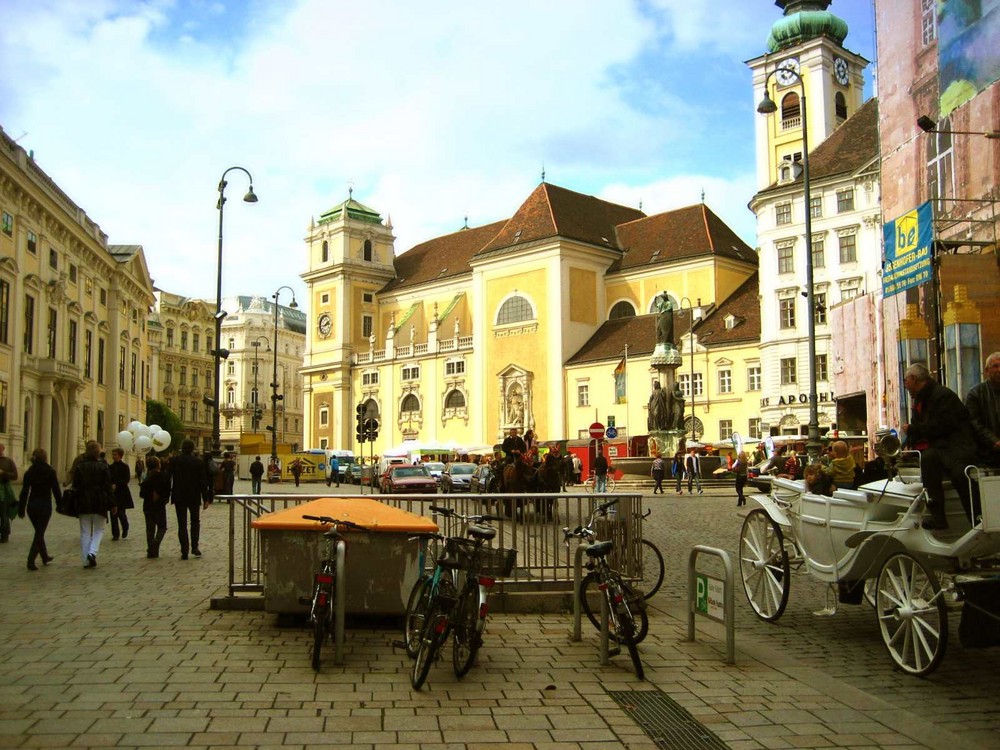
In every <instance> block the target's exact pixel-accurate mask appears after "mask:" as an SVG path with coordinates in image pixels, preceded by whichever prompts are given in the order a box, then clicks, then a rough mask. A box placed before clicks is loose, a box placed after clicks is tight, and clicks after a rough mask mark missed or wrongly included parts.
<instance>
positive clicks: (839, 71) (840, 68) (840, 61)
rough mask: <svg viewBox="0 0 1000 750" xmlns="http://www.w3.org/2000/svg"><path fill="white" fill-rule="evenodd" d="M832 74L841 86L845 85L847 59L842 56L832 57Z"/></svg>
mask: <svg viewBox="0 0 1000 750" xmlns="http://www.w3.org/2000/svg"><path fill="white" fill-rule="evenodd" d="M833 75H834V76H835V77H836V79H837V83H839V84H840V85H841V86H846V85H847V60H845V59H844V58H842V57H835V58H833Z"/></svg>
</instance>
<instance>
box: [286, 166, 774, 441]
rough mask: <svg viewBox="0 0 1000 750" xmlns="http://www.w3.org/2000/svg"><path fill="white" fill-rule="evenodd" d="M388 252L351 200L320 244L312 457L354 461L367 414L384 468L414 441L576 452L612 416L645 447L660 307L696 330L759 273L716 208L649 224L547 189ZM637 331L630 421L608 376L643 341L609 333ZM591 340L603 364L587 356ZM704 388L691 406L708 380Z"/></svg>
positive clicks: (314, 283)
mask: <svg viewBox="0 0 1000 750" xmlns="http://www.w3.org/2000/svg"><path fill="white" fill-rule="evenodd" d="M393 242H394V238H393V235H392V226H391V223H390V222H388V221H383V220H382V218H381V215H380V214H379V213H378V212H377V211H375V210H374V209H372V208H369V207H367V206H364V205H363V204H361V203H359V202H358V201H356V200H354V199H353V197H350V198H349V199H348V200H347V201H345V202H343V203H341V204H339V205H337V206H335V207H333V208H332V209H330V210H329V211H327V212H326V213H324V214H322V215H321V216H320V218H319V220H318V221H313V223H312V224H311V226H310V228H309V234H308V236H307V238H306V244H307V253H308V264H307V269H306V271H305V272H304V273H303V274H302V278H303V279H304V280H305V281H306V283H307V285H308V288H309V292H308V293H309V295H310V306H311V309H312V310H313V311H314V315H313V323H312V325H311V326H310V329H309V331H308V335H307V342H308V343H307V350H306V354H305V363H304V367H303V371H302V372H303V376H304V378H305V383H304V390H305V420H306V422H305V435H306V440H307V443H308V444H309V445H310V446H312V447H321V446H324V445H325V446H327V447H331V448H347V447H351V446H354V445H355V425H356V409H357V408H358V407H359V406H360V407H362V409H363V410H364V414H365V416H366V417H374V418H378V419H379V420H380V428H379V436H378V439H377V440H376V441H375V444H374V445H373V446H366V452H367V451H368V450H371V451H373V452H374V453H380V452H381V451H382V450H384V449H385V448H387V447H389V446H392V445H396V444H398V443H401V442H402V441H403V440H407V439H412V440H419V441H421V442H425V443H436V444H450V445H454V446H466V447H467V446H470V445H487V446H488V445H492V444H493V443H495V442H497V441H499V440H500V439H501V438H502V436H503V435H504V434H505V432H506V431H508V430H509V429H510V428H512V427H517V428H519V429H521V430H522V431H523V430H526V429H533V430H534V431H535V432H536V434H537V435H538V436H539V437H540V438H541V439H543V440H562V439H575V438H577V437H580V436H581V435H584V436H585V435H586V432H587V426H588V425H589V424H590V423H592V422H594V421H595V418H596V417H597V416H598V415H603V414H611V415H613V414H614V409H615V408H618V411H619V413H621V414H622V417H621V418H620V419H618V420H617V422H618V424H619V425H620V426H621V427H622V430H623V432H624V434H627V435H637V434H645V432H646V427H645V425H646V417H645V411H644V410H645V406H644V405H645V402H646V398H647V396H648V394H649V391H650V386H651V383H652V380H653V379H655V370H654V369H653V368H652V367H650V365H649V362H648V355H649V354H650V353H651V352H652V349H653V323H652V320H651V319H652V316H649V315H648V313H650V312H651V311H652V310H653V304H654V299H655V298H656V296H657V295H659V294H661V293H665V294H666V295H667V296H668V297H669V298H670V299H671V300H672V302H673V303H674V304H675V306H676V307H678V308H681V307H684V306H685V305H686V306H687V308H694V309H695V312H696V314H699V315H700V314H702V313H703V312H704V311H707V310H708V309H709V308H710V307H711V306H713V305H717V304H718V302H720V301H722V300H725V299H727V298H729V297H731V296H732V295H733V294H734V293H736V292H737V290H740V289H742V288H743V287H744V284H745V283H746V282H747V281H748V279H750V278H752V277H753V276H754V274H755V272H756V265H757V264H756V256H755V254H754V253H753V251H752V250H751V249H750V248H749V247H748V246H747V245H746V244H745V243H744V242H742V241H741V240H740V239H739V238H738V237H737V236H736V235H735V234H734V233H733V232H732V230H730V229H729V227H728V226H726V225H725V224H724V223H723V222H722V221H721V220H719V218H718V217H717V216H715V214H714V213H712V212H711V211H710V210H709V209H708V208H707V207H706V206H704V205H696V206H689V207H687V208H684V209H679V210H677V211H671V212H667V213H664V214H658V215H654V216H647V215H645V214H644V213H643V212H642V211H640V210H638V209H635V208H631V207H627V206H621V205H617V204H614V203H610V202H607V201H603V200H600V199H598V198H595V197H593V196H588V195H583V194H580V193H576V192H573V191H571V190H567V189H565V188H561V187H558V186H555V185H551V184H548V183H542V184H540V185H539V186H538V187H537V188H536V189H535V190H534V191H533V192H532V194H531V195H530V196H528V198H527V199H526V200H525V201H524V203H523V204H522V205H521V206H520V207H519V208H518V209H517V211H515V213H514V214H513V215H512V216H511V217H510V218H509V219H505V220H502V221H498V222H494V223H491V224H487V225H485V226H482V227H475V228H463V229H461V230H459V231H457V232H454V233H452V234H448V235H445V236H443V237H437V238H434V239H431V240H429V241H427V242H424V243H421V244H419V245H417V246H416V247H414V248H412V249H410V250H408V251H407V252H405V253H402V254H400V255H399V256H396V255H395V253H394V247H393ZM682 303H683V304H682ZM629 318H635V319H636V320H637V323H636V324H635V329H634V331H633V332H634V334H635V338H634V341H631V344H632V347H633V351H634V353H635V355H636V356H635V357H634V358H631V359H630V364H629V365H628V367H629V369H630V372H632V374H633V377H632V378H631V379H630V380H629V385H628V394H627V397H628V398H630V399H631V403H633V404H635V407H634V409H633V412H632V413H626V412H625V410H623V409H622V408H621V404H620V402H619V403H618V404H616V398H615V381H614V370H615V368H616V366H617V365H618V364H619V360H621V359H622V356H623V351H624V348H625V346H626V345H627V344H630V337H631V336H632V333H633V332H629V331H624V332H623V331H622V330H612V328H614V326H612V327H611V328H606V327H605V326H607V325H608V324H609V322H610V323H615V322H617V321H620V320H624V319H629ZM644 324H645V326H646V327H647V328H648V334H647V333H640V332H639V331H640V329H641V327H642V326H643V325H644ZM619 325H620V324H619ZM640 339H641V341H640ZM595 342H601V343H602V344H607V347H608V348H607V349H606V350H602V352H601V353H599V354H598V355H596V356H595V357H590V356H585V357H582V358H581V354H580V353H581V352H584V351H586V350H587V348H588V347H590V348H593V347H594V345H595ZM647 343H648V346H647ZM696 346H697V344H696ZM752 347H753V348H754V349H756V342H755V341H754V342H753V344H752ZM643 351H644V352H645V355H646V360H645V361H643V360H642V359H640V358H639V355H640V354H642V353H643ZM693 375H694V377H692V378H691V379H690V380H689V381H687V385H686V387H687V388H691V387H692V385H694V387H695V392H696V394H697V392H698V389H699V388H703V383H704V378H705V377H706V376H707V373H706V368H705V367H702V366H701V365H699V368H698V372H695V373H693ZM753 406H754V408H756V404H754V405H753ZM741 419H742V418H741ZM626 422H628V424H626ZM712 431H713V432H714V428H713V430H712Z"/></svg>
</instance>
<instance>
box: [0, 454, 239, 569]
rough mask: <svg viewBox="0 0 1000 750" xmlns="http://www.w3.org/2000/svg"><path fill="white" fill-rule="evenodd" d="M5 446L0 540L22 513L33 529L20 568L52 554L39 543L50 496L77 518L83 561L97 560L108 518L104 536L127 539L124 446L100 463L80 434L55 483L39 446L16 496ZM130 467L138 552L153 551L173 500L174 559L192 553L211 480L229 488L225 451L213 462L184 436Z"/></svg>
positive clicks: (129, 501) (231, 474)
mask: <svg viewBox="0 0 1000 750" xmlns="http://www.w3.org/2000/svg"><path fill="white" fill-rule="evenodd" d="M5 453H6V449H5V446H3V445H0V516H2V518H3V519H4V523H3V525H2V526H0V541H2V542H4V543H6V542H8V541H9V538H10V533H11V521H12V520H13V518H15V517H20V518H25V517H27V518H28V520H29V521H30V522H31V525H32V528H33V535H32V539H31V545H30V547H29V548H28V560H27V567H28V570H38V565H37V562H36V561H37V560H38V559H41V561H42V563H43V564H44V565H48V564H49V563H50V562H52V560H53V556H52V555H50V554H49V553H48V548H47V546H46V543H45V532H46V530H47V528H48V525H49V521H50V520H51V518H52V513H53V501H55V504H56V507H57V508H62V509H63V511H64V512H65V513H66V514H67V515H73V516H75V517H76V518H77V519H78V520H79V525H80V556H81V561H82V563H83V566H84V567H85V568H96V567H97V557H98V554H99V553H100V548H101V542H102V540H103V538H104V534H105V531H106V527H107V526H108V525H109V523H110V526H111V538H112V541H118V540H119V539H127V538H128V535H129V531H130V529H131V524H130V520H129V517H128V511H129V510H131V509H133V508H135V501H134V499H133V497H132V491H131V488H130V487H129V483H130V480H131V479H132V470H131V469H130V468H129V466H128V465H127V464H126V463H125V461H124V457H125V454H124V451H122V450H121V449H119V448H115V449H114V450H112V451H111V462H110V463H108V460H107V456H106V455H105V453H104V451H103V450H102V448H101V444H100V443H98V442H97V441H96V440H90V441H88V442H87V443H86V445H85V447H84V451H83V453H82V454H80V455H79V456H77V457H76V459H74V461H73V464H72V467H71V468H70V471H69V475H68V476H67V477H66V480H67V482H66V486H65V487H63V486H62V485H61V484H60V481H59V477H58V475H57V473H56V470H55V469H54V468H53V467H52V466H51V465H50V464H49V462H48V455H47V453H46V452H45V450H44V449H42V448H36V449H35V450H34V451H33V452H32V454H31V465H30V467H29V468H28V469H27V471H25V473H24V477H23V479H22V484H21V490H20V493H19V495H18V496H17V497H15V496H14V493H13V489H12V487H11V483H12V482H14V481H16V480H17V478H18V470H17V466H16V465H15V464H14V462H13V461H12V460H11V459H10V458H9V457H7V456H6V455H5ZM135 472H136V478H137V479H138V481H139V497H140V498H141V500H142V514H143V517H144V520H145V523H146V557H147V558H156V557H159V556H160V545H161V543H162V541H163V538H164V536H165V535H166V532H167V506H168V505H173V506H174V514H175V516H176V519H177V538H178V542H179V544H180V552H181V559H182V560H187V559H188V555H189V554H190V555H194V556H195V557H200V556H201V549H200V548H199V546H198V545H199V541H200V536H201V518H200V514H201V511H202V510H204V509H206V508H208V506H209V504H210V503H211V502H212V500H213V499H214V496H215V488H216V486H218V487H219V489H220V490H222V491H223V492H224V493H226V494H231V493H232V491H233V484H234V482H235V474H236V462H235V460H234V458H233V456H232V455H231V454H226V456H225V457H224V459H223V461H222V462H221V465H218V464H217V463H216V461H215V460H214V459H213V458H212V456H211V455H210V454H208V453H206V454H197V453H196V452H195V450H194V442H193V441H191V440H184V441H183V443H182V444H181V449H180V452H179V453H176V454H169V455H167V456H165V457H163V458H158V457H157V456H154V455H150V456H147V457H146V459H145V460H143V459H141V458H140V459H138V460H137V461H136V465H135ZM217 482H218V485H217V484H216V483H217Z"/></svg>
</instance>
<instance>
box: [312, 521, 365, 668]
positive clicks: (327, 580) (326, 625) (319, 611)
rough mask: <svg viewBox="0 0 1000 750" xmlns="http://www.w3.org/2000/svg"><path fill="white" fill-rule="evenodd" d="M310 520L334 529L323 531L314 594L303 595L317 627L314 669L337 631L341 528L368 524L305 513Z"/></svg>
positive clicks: (314, 629)
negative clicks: (324, 552)
mask: <svg viewBox="0 0 1000 750" xmlns="http://www.w3.org/2000/svg"><path fill="white" fill-rule="evenodd" d="M302 517H303V518H305V519H306V520H308V521H318V522H319V523H322V524H329V525H331V527H332V528H330V529H327V530H326V531H324V532H323V537H324V538H325V539H326V554H325V555H324V558H323V561H322V562H321V563H320V569H319V571H318V572H317V573H316V574H315V575H314V576H313V593H312V597H311V598H306V597H302V598H301V599H299V602H300V603H301V604H308V605H309V624H310V625H312V629H313V651H312V668H313V669H314V670H315V671H317V672H318V671H319V663H320V652H321V650H322V648H323V642H324V641H325V640H326V639H327V636H329V637H330V640H333V639H334V637H335V633H334V598H335V597H334V595H335V593H336V591H335V586H336V580H337V555H336V545H337V542H341V541H344V536H343V535H342V534H341V533H340V530H339V527H341V526H343V527H345V528H348V529H359V530H362V531H364V530H366V529H365V527H364V526H359V525H358V524H356V523H354V522H352V521H343V520H338V519H336V518H330V517H329V516H302Z"/></svg>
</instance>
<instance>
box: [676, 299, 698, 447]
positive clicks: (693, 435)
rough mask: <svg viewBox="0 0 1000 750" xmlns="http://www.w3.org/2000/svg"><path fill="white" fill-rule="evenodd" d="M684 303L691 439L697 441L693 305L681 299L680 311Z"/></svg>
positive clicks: (689, 300)
mask: <svg viewBox="0 0 1000 750" xmlns="http://www.w3.org/2000/svg"><path fill="white" fill-rule="evenodd" d="M685 302H687V311H688V346H689V347H690V349H691V439H692V440H697V439H698V434H697V432H696V424H695V420H696V417H695V414H694V305H692V304H691V299H690V298H689V297H681V300H680V306H681V310H683V309H684V303H685Z"/></svg>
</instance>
